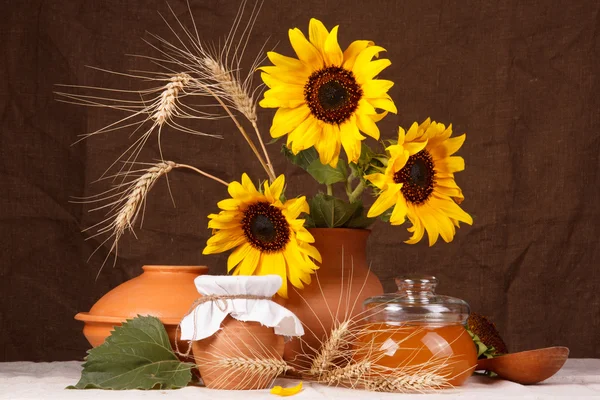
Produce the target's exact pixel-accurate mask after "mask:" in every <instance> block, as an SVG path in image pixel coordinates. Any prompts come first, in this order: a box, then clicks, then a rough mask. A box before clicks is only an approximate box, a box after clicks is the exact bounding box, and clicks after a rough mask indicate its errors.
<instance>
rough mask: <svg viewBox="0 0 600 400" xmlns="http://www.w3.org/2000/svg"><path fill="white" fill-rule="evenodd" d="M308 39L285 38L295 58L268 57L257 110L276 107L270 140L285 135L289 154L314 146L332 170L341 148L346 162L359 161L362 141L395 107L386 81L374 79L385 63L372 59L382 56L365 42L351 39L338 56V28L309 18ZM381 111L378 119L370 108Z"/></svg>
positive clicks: (295, 32)
mask: <svg viewBox="0 0 600 400" xmlns="http://www.w3.org/2000/svg"><path fill="white" fill-rule="evenodd" d="M308 33H309V35H308V36H309V39H306V37H305V36H304V34H303V33H302V31H300V29H298V28H294V29H290V30H289V38H290V42H291V44H292V47H293V48H294V51H295V52H296V55H297V56H298V59H296V58H291V57H286V56H283V55H281V54H278V53H275V52H268V53H267V56H268V58H269V60H270V61H271V62H272V63H273V64H274V65H273V66H265V67H261V68H260V69H261V70H262V71H263V72H262V74H261V76H262V79H263V81H264V82H265V84H266V85H267V87H268V88H269V90H267V91H266V92H265V94H264V99H262V100H261V102H260V105H261V106H262V107H265V108H277V109H278V110H277V112H276V113H275V116H274V118H273V124H272V126H271V136H272V137H274V138H279V137H281V136H283V135H285V134H288V137H287V146H288V147H289V148H291V150H292V152H293V153H294V154H298V152H300V151H301V150H305V149H308V148H310V147H312V146H314V147H315V148H316V150H317V152H318V153H319V159H320V161H321V163H323V164H329V165H332V166H335V165H337V162H338V158H339V155H340V149H341V147H343V148H344V150H345V152H346V155H347V156H348V161H352V162H356V161H358V158H359V157H360V149H361V141H362V140H364V139H365V136H363V135H361V133H360V131H362V132H363V133H365V134H366V135H368V136H371V137H372V138H374V139H379V128H378V127H377V125H376V124H375V123H376V122H378V121H380V120H381V119H382V118H383V117H384V116H385V115H386V114H387V112H388V111H389V112H393V113H396V112H397V110H396V106H395V105H394V102H393V101H392V99H391V97H390V96H389V95H388V94H387V91H388V90H389V89H390V88H391V87H392V86H393V85H394V83H393V82H392V81H388V80H380V79H374V78H375V76H377V74H379V73H380V72H381V71H382V70H383V69H385V68H387V67H388V66H389V65H390V64H391V62H390V60H388V59H379V60H374V61H373V60H372V59H373V57H376V56H378V55H379V53H380V52H382V51H385V49H384V48H383V47H380V46H375V45H374V43H373V42H370V41H367V40H357V41H354V42H352V43H351V44H350V46H348V48H347V49H346V50H345V51H344V52H342V49H341V48H340V45H339V44H338V40H337V34H338V26H336V27H334V28H333V29H332V30H331V32H329V31H328V30H327V29H326V28H325V26H324V25H323V23H322V22H321V21H319V20H317V19H314V18H313V19H311V20H310V23H309V27H308ZM376 108H378V109H381V110H384V112H382V113H380V114H378V113H377V112H376V111H375V109H376Z"/></svg>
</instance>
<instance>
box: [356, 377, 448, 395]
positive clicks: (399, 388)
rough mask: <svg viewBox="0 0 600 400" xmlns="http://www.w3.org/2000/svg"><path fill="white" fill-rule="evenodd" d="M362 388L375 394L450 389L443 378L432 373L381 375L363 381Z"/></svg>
mask: <svg viewBox="0 0 600 400" xmlns="http://www.w3.org/2000/svg"><path fill="white" fill-rule="evenodd" d="M364 386H365V389H367V390H371V391H375V392H407V391H425V390H432V389H439V388H444V387H450V385H449V384H448V380H447V379H446V378H445V377H444V376H441V375H437V374H432V373H425V374H422V373H419V374H414V375H410V374H400V375H391V376H385V375H381V376H379V377H374V378H369V379H367V380H365V383H364Z"/></svg>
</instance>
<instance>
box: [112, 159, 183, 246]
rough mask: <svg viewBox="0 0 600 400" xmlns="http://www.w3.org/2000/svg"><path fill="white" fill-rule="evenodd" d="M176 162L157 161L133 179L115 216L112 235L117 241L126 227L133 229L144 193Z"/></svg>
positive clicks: (144, 196) (144, 197)
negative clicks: (123, 202)
mask: <svg viewBox="0 0 600 400" xmlns="http://www.w3.org/2000/svg"><path fill="white" fill-rule="evenodd" d="M175 166H176V164H175V163H174V162H173V161H164V162H159V163H158V164H156V165H154V166H152V167H150V168H148V169H147V170H146V173H145V174H143V175H141V176H140V177H139V178H137V179H135V180H134V181H133V184H132V185H131V187H130V189H129V190H127V192H126V194H125V198H126V199H127V200H126V201H125V204H123V206H122V207H121V208H120V209H119V211H118V212H117V215H116V217H115V220H114V223H113V226H114V235H115V241H118V240H119V238H120V237H121V235H123V233H124V232H125V230H126V229H130V230H133V224H134V222H135V220H136V218H137V216H138V214H139V212H140V205H141V204H143V202H144V200H145V199H146V195H147V194H148V192H149V191H150V189H152V186H154V184H155V183H156V181H157V180H158V179H159V178H160V177H161V176H163V175H166V174H168V173H169V172H170V171H171V170H172V169H173V168H174V167H175Z"/></svg>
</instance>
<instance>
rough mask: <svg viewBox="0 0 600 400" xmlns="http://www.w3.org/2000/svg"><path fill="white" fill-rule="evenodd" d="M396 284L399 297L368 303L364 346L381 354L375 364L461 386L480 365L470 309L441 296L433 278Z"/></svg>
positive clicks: (377, 298) (399, 280)
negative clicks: (469, 322)
mask: <svg viewBox="0 0 600 400" xmlns="http://www.w3.org/2000/svg"><path fill="white" fill-rule="evenodd" d="M396 284H397V285H398V291H397V292H396V293H387V294H383V295H381V296H375V297H370V298H368V299H367V300H365V302H364V303H363V308H364V310H365V313H366V320H367V321H368V322H367V325H366V328H365V329H364V330H363V332H364V333H363V334H362V335H361V336H360V337H359V338H358V343H359V346H364V348H365V349H368V353H369V354H373V352H374V351H375V352H377V354H378V357H377V358H376V361H375V362H376V363H377V364H379V365H381V366H384V367H389V368H394V369H396V370H395V371H398V370H397V369H402V370H405V371H406V372H407V373H408V374H412V373H414V371H421V372H425V373H426V372H427V371H430V372H431V373H435V374H437V375H438V376H444V378H445V380H446V381H447V382H448V383H449V384H451V385H453V386H458V385H461V384H462V383H464V381H465V380H466V379H467V378H468V377H469V376H470V375H471V374H472V373H473V371H474V369H475V366H476V364H477V350H476V348H475V344H474V343H473V340H472V339H471V336H470V335H469V333H468V332H467V330H466V329H465V325H466V323H467V318H468V317H469V312H470V310H469V305H468V304H467V303H466V302H465V301H464V300H460V299H457V298H454V297H449V296H441V295H438V294H436V293H435V287H436V286H437V279H436V278H435V277H433V276H424V277H411V278H396ZM357 354H360V351H359V352H358V353H357ZM365 354H366V353H365Z"/></svg>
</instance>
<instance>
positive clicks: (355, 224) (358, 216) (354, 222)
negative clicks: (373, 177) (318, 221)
mask: <svg viewBox="0 0 600 400" xmlns="http://www.w3.org/2000/svg"><path fill="white" fill-rule="evenodd" d="M354 204H358V207H357V208H356V210H355V211H354V214H352V216H351V217H350V219H349V220H348V221H347V222H346V224H345V225H344V226H345V227H346V228H353V229H366V228H368V227H369V226H371V225H373V223H374V222H375V221H376V220H377V218H368V217H367V214H366V212H365V207H364V206H363V204H362V201H360V200H359V201H357V202H356V203H354Z"/></svg>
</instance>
